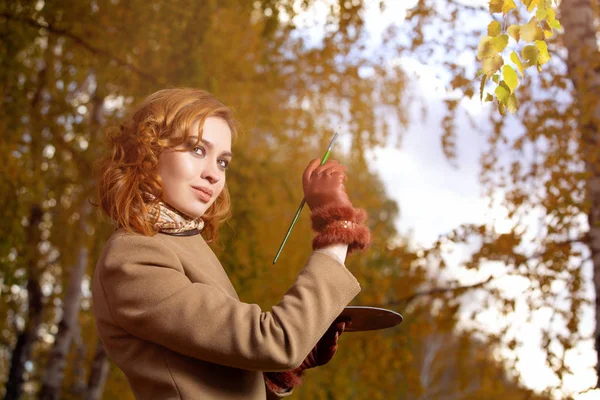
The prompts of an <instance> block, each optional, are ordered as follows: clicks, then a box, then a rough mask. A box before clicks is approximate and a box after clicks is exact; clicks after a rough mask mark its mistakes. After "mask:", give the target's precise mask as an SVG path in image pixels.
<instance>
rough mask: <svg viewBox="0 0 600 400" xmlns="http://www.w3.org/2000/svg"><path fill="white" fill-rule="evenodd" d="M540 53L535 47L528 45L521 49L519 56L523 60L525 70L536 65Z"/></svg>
mask: <svg viewBox="0 0 600 400" xmlns="http://www.w3.org/2000/svg"><path fill="white" fill-rule="evenodd" d="M539 53H540V51H539V50H538V48H537V46H532V45H528V46H525V47H523V50H522V51H521V56H523V60H525V64H524V65H525V68H528V67H531V66H532V65H537V63H538V58H539Z"/></svg>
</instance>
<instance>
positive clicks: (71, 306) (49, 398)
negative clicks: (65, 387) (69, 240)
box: [39, 202, 91, 400]
mask: <svg viewBox="0 0 600 400" xmlns="http://www.w3.org/2000/svg"><path fill="white" fill-rule="evenodd" d="M90 208H91V206H90V204H89V203H88V202H85V203H84V206H83V209H82V212H81V215H80V217H79V221H80V222H79V230H80V232H81V235H80V237H83V238H85V236H86V234H85V224H86V221H87V217H88V215H89V214H90V211H91V210H90ZM87 245H88V244H87V243H86V241H84V240H83V241H81V242H80V243H79V246H80V247H79V254H78V257H77V263H76V264H75V265H74V266H73V267H72V268H71V271H70V276H69V284H68V286H67V292H66V294H65V297H64V299H63V310H62V318H61V320H60V322H59V324H58V332H57V333H56V337H55V341H54V346H53V347H52V350H51V351H50V357H49V359H48V363H47V364H46V371H45V374H44V378H43V380H42V388H41V390H40V393H39V399H40V400H58V399H59V398H60V388H61V385H62V381H63V378H64V372H65V366H66V364H67V356H68V354H69V350H70V349H71V343H72V340H73V335H74V333H75V330H76V326H77V317H78V315H79V308H80V307H79V306H80V302H81V282H82V281H83V276H84V275H85V271H86V268H87V264H88V248H87Z"/></svg>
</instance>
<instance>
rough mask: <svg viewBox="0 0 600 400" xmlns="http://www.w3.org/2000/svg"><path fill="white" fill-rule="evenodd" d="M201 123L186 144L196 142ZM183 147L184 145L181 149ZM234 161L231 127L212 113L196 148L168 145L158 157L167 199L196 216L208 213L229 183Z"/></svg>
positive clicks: (193, 216)
mask: <svg viewBox="0 0 600 400" xmlns="http://www.w3.org/2000/svg"><path fill="white" fill-rule="evenodd" d="M198 128H199V123H198V122H197V123H196V124H194V125H193V126H192V133H191V134H190V136H189V137H188V141H189V143H185V144H184V145H186V146H181V149H183V148H184V147H189V146H190V145H192V144H194V143H196V141H197V139H198V136H199V133H198ZM177 150H180V149H177ZM230 161H231V130H230V129H229V125H227V122H225V121H224V120H223V119H221V118H218V117H208V118H207V119H206V121H205V122H204V127H203V132H202V139H201V141H200V143H198V145H197V146H195V147H194V148H193V149H192V150H186V151H176V150H175V149H166V150H165V151H163V153H162V154H161V155H160V157H159V159H158V175H159V176H160V177H161V179H162V181H163V193H164V194H163V200H164V201H165V202H166V203H168V204H169V205H170V206H172V207H174V208H176V209H177V210H179V211H181V212H182V213H184V214H186V215H187V216H189V217H192V218H198V217H201V216H202V215H204V213H205V212H206V210H208V208H209V207H210V206H211V205H212V204H213V203H214V201H215V200H216V199H217V197H218V196H219V194H220V193H221V191H222V190H223V187H224V186H225V170H226V169H227V166H228V165H229V162H230Z"/></svg>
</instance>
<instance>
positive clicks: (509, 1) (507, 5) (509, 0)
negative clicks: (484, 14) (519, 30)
mask: <svg viewBox="0 0 600 400" xmlns="http://www.w3.org/2000/svg"><path fill="white" fill-rule="evenodd" d="M515 8H517V5H516V4H515V2H514V1H513V0H504V4H503V5H502V14H504V15H506V14H507V13H508V12H510V10H514V9H515Z"/></svg>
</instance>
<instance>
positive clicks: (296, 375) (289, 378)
mask: <svg viewBox="0 0 600 400" xmlns="http://www.w3.org/2000/svg"><path fill="white" fill-rule="evenodd" d="M350 325H352V318H350V317H338V318H337V319H336V320H335V321H333V323H332V324H331V325H330V326H329V329H327V332H325V334H324V335H323V336H322V337H321V339H319V341H318V342H317V344H316V345H315V347H313V349H312V350H311V352H310V353H308V356H306V358H305V359H304V361H303V362H302V364H300V366H299V367H297V368H295V369H292V370H289V371H283V372H263V375H264V377H265V380H266V383H267V387H268V388H269V390H270V391H271V392H273V393H279V394H283V393H287V392H289V391H290V390H291V389H292V388H293V387H294V386H298V385H300V384H301V383H302V376H303V375H304V370H305V369H309V368H315V367H319V366H321V365H325V364H327V363H328V362H329V361H330V360H331V359H332V358H333V356H334V355H335V352H336V351H337V344H338V339H339V337H340V335H341V334H342V332H344V330H345V329H346V328H348V327H349V326H350Z"/></svg>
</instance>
